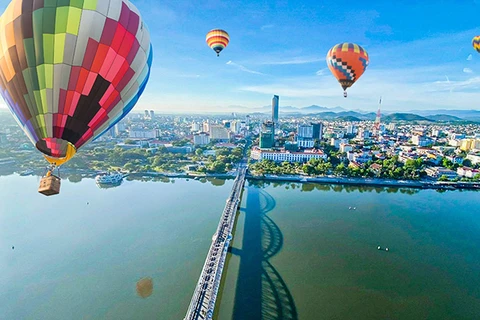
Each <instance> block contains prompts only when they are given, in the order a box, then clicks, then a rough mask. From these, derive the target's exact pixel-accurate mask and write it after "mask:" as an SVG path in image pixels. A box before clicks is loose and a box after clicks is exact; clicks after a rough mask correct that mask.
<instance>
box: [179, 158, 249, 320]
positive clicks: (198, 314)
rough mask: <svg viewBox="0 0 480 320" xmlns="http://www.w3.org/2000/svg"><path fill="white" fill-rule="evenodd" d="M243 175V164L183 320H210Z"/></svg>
mask: <svg viewBox="0 0 480 320" xmlns="http://www.w3.org/2000/svg"><path fill="white" fill-rule="evenodd" d="M246 174H247V164H246V161H243V162H242V163H241V164H240V165H239V168H238V171H237V177H236V179H235V181H234V183H233V187H232V192H231V193H230V196H229V197H228V199H227V203H226V204H225V208H224V209H223V213H222V216H221V218H220V222H219V224H218V227H217V230H216V232H215V234H214V235H213V237H212V245H211V246H210V249H209V250H208V254H207V258H206V259H205V263H204V265H203V269H202V272H201V273H200V278H199V279H198V283H197V286H196V288H195V291H194V293H193V297H192V300H191V302H190V305H189V307H188V310H187V314H186V316H185V318H184V319H185V320H194V319H212V317H213V311H214V308H215V302H216V299H217V293H218V288H219V287H220V281H221V279H222V272H223V267H224V265H225V260H226V257H227V251H228V247H229V245H230V240H231V239H232V229H233V225H234V223H235V215H236V212H237V209H238V207H239V206H240V200H241V195H242V190H243V186H244V184H245V177H246Z"/></svg>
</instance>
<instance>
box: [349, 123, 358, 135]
mask: <svg viewBox="0 0 480 320" xmlns="http://www.w3.org/2000/svg"><path fill="white" fill-rule="evenodd" d="M356 129H357V128H356V127H355V126H354V125H353V124H351V125H348V126H347V134H355V132H356Z"/></svg>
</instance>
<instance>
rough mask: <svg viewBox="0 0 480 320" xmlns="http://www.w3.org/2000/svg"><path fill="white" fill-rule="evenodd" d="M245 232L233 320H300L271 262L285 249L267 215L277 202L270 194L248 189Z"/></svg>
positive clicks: (280, 234)
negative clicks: (271, 259)
mask: <svg viewBox="0 0 480 320" xmlns="http://www.w3.org/2000/svg"><path fill="white" fill-rule="evenodd" d="M247 190H248V191H247V206H246V208H247V209H246V210H245V229H244V235H243V243H242V249H241V250H239V249H236V248H232V249H231V253H232V254H236V255H238V256H239V257H240V269H239V273H238V279H237V286H236V292H235V302H234V303H235V304H234V310H233V319H238V320H240V319H241V320H243V319H253V320H255V319H286V320H294V319H298V315H297V309H296V306H295V302H294V300H293V297H292V295H291V293H290V290H289V289H288V287H287V284H286V283H285V281H284V280H283V278H282V276H281V275H280V274H279V272H278V271H277V270H276V269H275V267H274V265H273V264H272V263H271V262H270V261H269V260H270V258H272V257H273V256H275V255H276V254H278V253H279V252H280V251H281V250H282V247H283V234H282V232H281V230H280V229H279V228H278V226H277V225H276V224H275V222H274V221H273V219H272V218H270V217H269V216H267V213H268V212H270V211H272V210H273V209H274V208H275V206H276V202H275V199H274V198H273V197H272V196H270V195H269V194H268V193H267V192H266V191H264V190H262V189H260V188H258V187H256V186H252V185H250V186H249V187H248V188H247Z"/></svg>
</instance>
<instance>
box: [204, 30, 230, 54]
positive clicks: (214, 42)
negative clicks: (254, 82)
mask: <svg viewBox="0 0 480 320" xmlns="http://www.w3.org/2000/svg"><path fill="white" fill-rule="evenodd" d="M206 40H207V44H208V46H209V47H210V48H212V49H213V51H215V52H216V53H217V57H218V56H219V55H220V51H222V50H223V49H225V47H226V46H227V45H228V42H230V36H229V35H228V33H227V31H224V30H221V29H213V30H211V31H209V32H208V33H207V38H206Z"/></svg>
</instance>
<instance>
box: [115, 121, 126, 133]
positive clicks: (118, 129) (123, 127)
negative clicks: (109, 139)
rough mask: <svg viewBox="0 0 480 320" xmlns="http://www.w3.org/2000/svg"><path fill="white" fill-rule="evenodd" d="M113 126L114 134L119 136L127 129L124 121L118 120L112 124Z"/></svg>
mask: <svg viewBox="0 0 480 320" xmlns="http://www.w3.org/2000/svg"><path fill="white" fill-rule="evenodd" d="M114 128H115V135H117V136H119V135H120V134H121V133H122V132H125V130H126V129H127V126H126V125H125V122H123V121H120V122H119V123H117V124H116V125H115V126H114Z"/></svg>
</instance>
